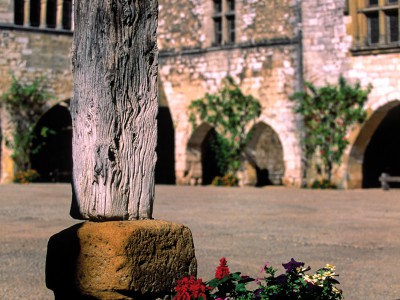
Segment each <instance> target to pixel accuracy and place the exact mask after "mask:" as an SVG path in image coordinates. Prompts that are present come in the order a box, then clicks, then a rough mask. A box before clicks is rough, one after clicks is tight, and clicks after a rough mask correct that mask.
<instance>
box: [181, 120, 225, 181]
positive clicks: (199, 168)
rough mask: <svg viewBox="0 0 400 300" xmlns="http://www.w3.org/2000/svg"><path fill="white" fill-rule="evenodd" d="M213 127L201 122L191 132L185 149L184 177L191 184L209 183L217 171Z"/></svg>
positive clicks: (216, 174)
mask: <svg viewBox="0 0 400 300" xmlns="http://www.w3.org/2000/svg"><path fill="white" fill-rule="evenodd" d="M215 136H216V133H215V130H214V128H213V127H212V126H211V125H209V124H207V123H203V124H202V125H200V126H199V127H198V128H197V129H196V130H195V131H194V132H193V134H192V136H191V137H190V139H189V142H188V145H187V150H186V172H185V179H186V180H187V181H188V182H190V184H192V185H197V184H202V185H208V184H211V182H212V180H213V179H214V178H215V177H216V176H221V175H222V174H220V173H219V171H218V166H217V159H216V155H215V151H214V149H213V146H212V145H213V144H214V142H215Z"/></svg>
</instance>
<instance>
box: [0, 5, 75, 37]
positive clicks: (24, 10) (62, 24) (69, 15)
mask: <svg viewBox="0 0 400 300" xmlns="http://www.w3.org/2000/svg"><path fill="white" fill-rule="evenodd" d="M36 2H38V3H36V4H39V6H40V7H39V11H37V13H38V14H37V15H36V14H35V12H32V7H31V5H32V3H33V4H35V2H34V1H33V0H19V1H14V5H15V6H14V14H15V15H14V23H15V24H14V26H15V28H20V27H26V28H36V29H40V30H39V31H48V30H51V31H54V30H56V31H71V32H72V31H73V30H74V22H73V5H74V1H73V0H53V1H51V0H36ZM48 4H49V6H48ZM21 5H23V7H21ZM50 5H51V6H50ZM52 13H54V14H55V15H54V16H52V15H50V14H52ZM17 14H18V15H17ZM32 18H35V19H37V20H33V19H32ZM35 21H37V22H38V24H34V25H33V22H35ZM2 27H3V26H2ZM34 31H37V30H34Z"/></svg>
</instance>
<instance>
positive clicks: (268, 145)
mask: <svg viewBox="0 0 400 300" xmlns="http://www.w3.org/2000/svg"><path fill="white" fill-rule="evenodd" d="M245 157H246V160H247V161H248V162H249V164H250V165H251V166H252V167H253V168H254V169H255V172H254V173H255V175H256V178H251V177H248V179H247V180H248V181H249V182H247V183H245V184H247V185H255V186H265V185H281V184H282V178H283V175H284V173H285V164H284V160H283V148H282V144H281V141H280V139H279V136H278V134H277V133H276V132H275V131H274V130H273V129H272V128H271V127H270V126H268V125H266V124H265V123H258V124H257V125H255V126H254V128H253V135H252V138H251V139H250V141H249V143H248V145H247V147H246V149H245Z"/></svg>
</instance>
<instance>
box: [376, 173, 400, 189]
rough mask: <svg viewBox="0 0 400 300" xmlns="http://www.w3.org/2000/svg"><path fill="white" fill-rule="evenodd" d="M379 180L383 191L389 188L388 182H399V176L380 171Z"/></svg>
mask: <svg viewBox="0 0 400 300" xmlns="http://www.w3.org/2000/svg"><path fill="white" fill-rule="evenodd" d="M379 181H380V182H381V186H382V189H383V190H385V191H388V190H389V188H390V187H389V182H400V176H390V175H389V174H387V173H382V175H381V176H380V177H379Z"/></svg>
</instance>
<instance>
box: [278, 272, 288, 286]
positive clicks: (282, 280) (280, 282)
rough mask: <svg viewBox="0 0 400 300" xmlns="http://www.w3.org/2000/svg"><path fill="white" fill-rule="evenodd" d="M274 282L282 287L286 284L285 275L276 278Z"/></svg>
mask: <svg viewBox="0 0 400 300" xmlns="http://www.w3.org/2000/svg"><path fill="white" fill-rule="evenodd" d="M275 282H276V283H277V284H279V285H283V284H285V283H286V275H285V274H281V275H279V276H278V277H275Z"/></svg>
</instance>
